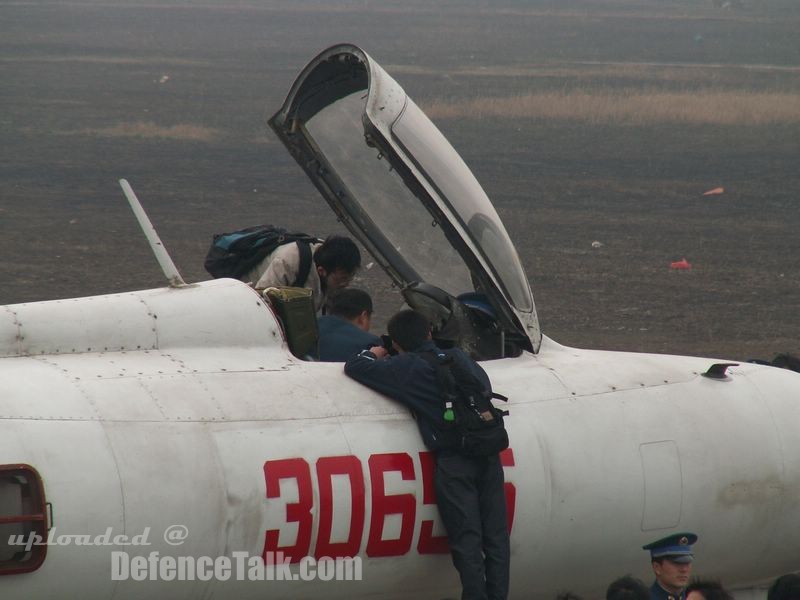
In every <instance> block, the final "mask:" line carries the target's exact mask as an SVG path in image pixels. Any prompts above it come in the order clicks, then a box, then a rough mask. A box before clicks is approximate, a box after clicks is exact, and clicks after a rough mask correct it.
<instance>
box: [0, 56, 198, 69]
mask: <svg viewBox="0 0 800 600" xmlns="http://www.w3.org/2000/svg"><path fill="white" fill-rule="evenodd" d="M0 63H86V64H103V65H169V66H174V67H203V66H209V65H210V63H208V62H206V61H200V60H188V59H183V58H175V57H166V56H153V57H148V58H137V57H133V56H96V55H89V54H75V55H63V56H47V55H45V56H0Z"/></svg>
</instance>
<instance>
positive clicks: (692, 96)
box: [423, 90, 800, 125]
mask: <svg viewBox="0 0 800 600" xmlns="http://www.w3.org/2000/svg"><path fill="white" fill-rule="evenodd" d="M423 108H424V110H425V112H426V113H427V114H428V115H429V116H430V117H432V118H434V119H455V118H464V117H468V118H487V117H495V118H510V119H552V120H577V121H586V122H589V123H614V124H631V125H649V124H655V123H692V124H715V125H768V124H777V123H800V94H798V93H789V92H744V91H724V90H718V91H716V90H704V91H684V92H665V91H663V90H653V91H646V90H645V91H634V90H598V91H555V92H540V93H532V94H524V95H515V96H510V97H482V98H474V99H472V100H464V101H455V102H447V101H445V100H433V101H430V102H428V103H426V104H425V105H424V107H423Z"/></svg>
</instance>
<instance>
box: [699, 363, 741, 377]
mask: <svg viewBox="0 0 800 600" xmlns="http://www.w3.org/2000/svg"><path fill="white" fill-rule="evenodd" d="M738 366H739V363H714V364H713V365H711V366H710V367H709V368H708V371H706V372H705V373H700V374H701V375H702V376H703V377H709V378H710V379H727V377H728V375H727V373H726V372H725V371H726V370H727V369H728V367H738Z"/></svg>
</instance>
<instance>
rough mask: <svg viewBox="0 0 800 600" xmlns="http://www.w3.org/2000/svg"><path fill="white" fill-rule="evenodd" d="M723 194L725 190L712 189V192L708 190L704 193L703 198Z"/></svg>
mask: <svg viewBox="0 0 800 600" xmlns="http://www.w3.org/2000/svg"><path fill="white" fill-rule="evenodd" d="M724 193H725V188H721V187H718V188H714V189H713V190H708V191H707V192H704V193H703V196H717V195H719V194H724Z"/></svg>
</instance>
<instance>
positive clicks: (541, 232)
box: [0, 0, 800, 359]
mask: <svg viewBox="0 0 800 600" xmlns="http://www.w3.org/2000/svg"><path fill="white" fill-rule="evenodd" d="M700 4H701V3H692V2H667V1H663V2H655V1H653V2H646V1H643V2H638V3H636V2H633V1H624V0H619V1H617V2H613V1H608V2H593V3H588V2H584V3H581V2H572V3H566V2H562V3H553V2H540V3H522V2H519V3H513V2H505V3H502V5H498V4H497V3H492V4H491V6H492V8H489V6H490V5H489V3H483V2H446V3H439V4H437V5H436V6H437V8H429V7H428V6H427V4H426V3H421V2H420V3H416V2H412V3H410V4H409V3H402V4H401V3H390V2H386V3H375V2H368V1H367V2H353V3H327V4H321V3H307V2H292V3H289V2H285V3H269V4H266V3H265V4H257V3H249V4H248V3H237V4H235V5H234V4H228V3H222V2H216V3H214V2H208V3H206V5H205V6H203V5H199V4H198V3H189V4H187V3H155V2H153V3H147V4H145V3H139V2H136V3H133V2H128V3H124V4H123V3H114V2H106V3H96V2H82V3H76V2H75V3H74V2H59V3H55V2H19V3H7V4H4V5H3V7H2V9H0V11H1V12H0V17H1V18H0V81H1V82H2V84H1V86H0V138H1V139H2V146H1V147H0V231H1V232H2V238H0V252H2V256H3V260H2V263H0V282H2V286H0V303H2V304H7V303H17V302H30V301H36V300H46V299H54V298H64V297H73V296H82V295H92V294H100V293H109V292H118V291H125V290H130V289H142V288H149V287H157V286H160V285H162V284H163V277H162V275H161V273H160V271H159V269H158V267H157V265H156V263H155V261H154V259H153V258H152V257H151V255H150V252H149V249H148V247H147V245H146V243H145V241H144V238H143V236H142V235H141V233H140V232H139V230H138V227H137V225H136V224H135V221H134V219H133V217H132V215H131V213H130V210H129V209H128V207H127V205H126V203H125V201H124V199H123V196H122V194H121V191H120V190H119V187H118V185H117V183H116V182H117V179H118V178H120V177H125V178H127V179H128V180H129V181H130V182H131V183H132V185H133V186H134V189H135V190H136V191H137V193H138V194H139V196H140V198H141V200H142V202H143V204H144V205H145V207H146V209H147V210H148V212H149V214H150V216H151V218H152V220H153V222H154V224H155V225H156V227H157V229H158V230H159V232H160V234H161V236H162V238H163V240H164V242H165V244H166V246H167V247H168V248H169V250H170V252H171V253H172V255H173V258H174V259H175V262H176V263H177V265H178V267H179V268H180V270H181V271H182V273H183V275H184V277H185V278H186V279H187V281H197V280H201V279H204V278H205V273H204V271H203V269H202V258H203V256H204V253H205V250H206V247H207V244H208V242H209V240H210V237H211V234H212V233H214V232H217V231H222V230H229V229H233V228H238V227H242V226H246V225H250V224H255V223H261V222H275V223H281V224H285V225H287V226H289V227H292V228H297V229H302V230H307V231H310V232H314V233H326V232H329V231H336V230H340V227H339V226H338V225H337V224H336V222H335V219H334V218H333V217H332V215H331V214H330V212H329V210H328V209H327V207H326V205H325V204H324V202H323V201H322V199H321V198H320V197H319V196H318V194H317V192H316V190H314V189H313V187H312V186H311V185H310V184H309V183H308V182H307V181H306V180H305V179H304V176H303V175H302V173H301V171H300V169H299V167H297V166H296V165H295V164H294V163H293V162H292V161H291V159H290V158H289V157H288V155H287V154H286V152H285V151H284V150H283V148H282V147H281V146H280V145H279V143H278V142H277V141H276V140H275V139H274V137H273V136H272V134H271V132H269V131H268V130H267V127H266V117H267V116H268V115H269V114H272V112H274V111H275V110H276V109H277V108H278V107H279V106H280V104H281V103H282V101H283V98H284V95H285V93H286V91H287V90H288V88H289V86H290V84H291V82H292V81H293V79H294V77H295V75H296V73H297V72H298V71H299V69H300V68H301V67H302V66H304V65H305V63H306V62H307V61H308V60H309V59H310V58H311V57H312V56H313V55H314V54H316V53H317V52H318V51H319V50H321V49H323V48H325V47H327V46H328V45H330V44H333V43H336V42H342V41H349V42H354V43H357V44H359V45H361V46H362V47H364V48H365V49H366V50H367V52H369V53H370V54H372V56H373V57H374V58H375V59H376V60H378V61H379V62H380V63H381V64H382V65H383V66H384V67H385V68H386V69H387V70H388V71H389V73H390V74H393V75H394V76H395V77H396V79H397V80H398V81H399V82H400V83H401V84H402V85H403V86H404V87H405V88H406V90H407V91H408V92H409V94H410V95H411V96H412V97H414V98H415V99H417V100H418V101H419V102H420V103H421V104H422V105H423V106H424V105H425V103H426V102H428V101H431V100H434V99H441V98H445V99H464V98H469V97H473V96H479V95H487V94H497V95H508V94H512V93H517V92H524V91H529V90H531V89H538V88H548V89H549V88H554V89H564V88H569V87H570V86H576V85H578V84H581V85H583V84H586V83H587V82H576V81H575V80H574V79H570V78H561V79H559V78H558V77H553V78H542V77H540V78H530V79H525V78H521V77H519V76H500V75H497V74H495V73H494V72H493V70H495V69H496V68H497V67H508V66H515V65H531V64H534V63H541V64H552V63H555V62H558V63H559V64H570V63H572V62H582V61H608V62H615V61H633V62H650V61H658V62H670V63H671V62H702V63H715V64H727V65H736V64H740V63H741V64H770V65H779V66H790V67H794V66H798V65H800V42H798V39H797V35H796V32H797V31H798V30H799V29H800V28H799V27H798V25H800V14H798V13H800V11H798V9H797V8H794V7H793V5H792V4H791V3H779V2H772V3H770V2H764V3H761V4H760V5H759V6H755V4H758V3H752V4H751V7H750V8H749V9H746V10H744V11H728V12H721V11H717V10H712V9H711V8H709V7H707V6H706V4H705V3H702V5H700ZM708 4H710V3H708ZM555 6H558V7H559V8H558V10H555V9H553V7H555ZM587 6H592V7H593V8H592V10H591V11H590V10H587V8H586V7H587ZM598 7H603V8H604V10H605V11H606V12H605V13H603V14H600V13H598V12H596V11H597V10H598ZM697 36H701V37H702V38H703V42H702V43H701V44H698V43H695V42H693V40H694V39H696V38H697ZM464 67H469V68H472V71H471V73H470V74H459V73H458V72H457V70H458V69H462V68H464ZM483 67H485V69H482V68H483ZM482 70H483V71H486V72H487V73H489V74H488V75H482V74H481V71H482ZM726 73H728V75H729V72H726ZM164 75H167V76H168V77H169V79H168V80H167V81H166V82H164V83H159V80H160V79H161V78H162V76H164ZM740 77H741V79H740V80H739V79H736V78H734V79H733V80H731V78H730V76H728V77H727V78H723V79H720V82H719V85H720V86H725V85H729V86H739V85H741V86H744V87H750V88H751V89H761V88H762V87H770V88H771V89H787V90H794V91H796V90H797V89H798V87H800V83H798V75H797V73H796V72H791V71H789V72H784V71H774V72H773V71H763V70H762V71H758V72H751V71H742V72H741V74H740ZM594 83H597V82H596V81H595V82H591V81H590V82H588V84H589V85H592V84H594ZM612 83H613V82H612ZM604 84H605V85H608V84H609V82H608V81H605V82H604ZM626 84H628V85H629V84H630V80H628V81H626ZM642 85H645V82H643V83H642ZM142 122H147V123H154V124H156V125H157V126H160V127H162V128H169V127H172V126H175V125H188V126H192V127H194V128H195V129H193V130H189V131H190V132H191V131H199V132H200V133H202V132H204V131H206V129H204V128H207V130H208V131H207V133H208V138H207V139H191V136H186V135H182V134H177V135H173V136H172V137H155V136H153V135H143V136H125V135H118V134H115V131H116V132H117V133H118V131H119V130H115V129H114V128H119V126H120V125H122V124H137V123H142ZM437 124H438V125H439V126H440V127H441V129H442V130H443V131H444V133H445V135H447V136H448V137H449V138H450V139H451V141H452V142H453V144H454V146H455V147H456V149H458V150H459V151H460V152H461V153H462V155H463V156H464V158H465V159H466V160H467V163H468V164H469V165H470V166H471V167H472V168H473V170H474V171H475V173H476V175H477V177H478V179H479V180H480V181H481V182H482V183H483V185H484V187H485V189H486V191H487V193H488V194H489V196H490V197H491V198H492V199H493V201H494V203H495V205H496V207H497V209H498V211H499V212H500V214H501V216H502V217H503V218H504V220H505V223H506V226H507V228H508V229H509V232H510V234H511V237H512V239H513V240H514V242H515V243H516V245H517V248H518V250H519V253H520V255H521V258H522V261H523V263H524V266H525V268H526V271H527V272H528V275H529V276H530V277H531V280H532V285H533V289H534V296H535V298H536V301H537V307H538V311H539V315H540V320H541V323H542V328H543V330H544V331H545V333H546V334H547V335H549V336H550V337H552V338H554V339H556V340H557V341H559V342H561V343H563V344H567V345H573V346H581V347H596V348H608V349H616V350H637V351H649V352H670V353H680V354H699V355H716V356H725V357H730V358H736V359H747V358H750V357H771V356H772V355H774V354H775V353H777V352H783V351H791V352H795V353H798V352H800V310H798V308H800V294H799V293H798V292H800V272H798V271H799V269H798V266H797V265H798V261H797V257H798V256H799V255H800V236H798V235H797V232H798V226H800V211H799V210H798V193H799V192H800V170H798V149H799V146H800V142H799V140H800V126H798V125H797V124H791V125H773V126H712V125H702V126H697V125H678V126H676V125H663V124H652V125H646V126H644V125H643V126H631V125H628V126H612V125H601V124H590V123H587V122H585V121H582V120H579V119H578V120H573V121H559V122H543V121H539V120H534V119H523V120H512V119H497V118H491V119H482V118H459V119H441V120H438V121H437ZM144 133H147V132H146V131H145V132H144ZM719 185H723V186H724V187H725V188H726V193H725V194H724V195H722V196H716V197H712V198H704V197H702V196H701V193H702V192H703V191H705V190H707V189H710V188H713V187H717V186H719ZM594 240H598V241H601V242H602V243H603V244H604V246H603V247H602V248H600V249H593V248H592V247H591V243H592V241H594ZM682 257H686V258H687V259H688V260H689V261H690V262H691V263H692V264H693V265H694V268H693V269H692V271H691V272H680V273H678V272H671V271H670V270H669V268H668V267H669V263H670V261H673V260H678V259H680V258H682ZM361 284H362V285H364V286H367V287H369V289H370V290H371V291H372V292H373V293H374V294H375V295H376V297H377V299H378V307H379V321H382V320H385V318H386V317H387V316H388V314H390V313H391V312H392V311H393V310H394V309H395V308H397V307H398V306H399V301H398V295H397V293H396V292H395V291H394V290H391V289H390V286H389V285H388V280H387V279H386V278H385V277H384V276H382V274H379V273H375V272H374V271H373V270H371V271H368V272H366V273H365V275H364V277H363V278H362V281H361Z"/></svg>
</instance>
